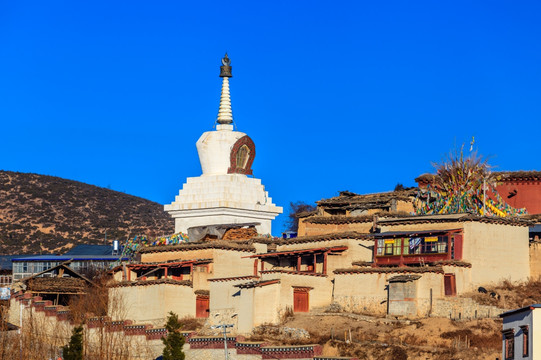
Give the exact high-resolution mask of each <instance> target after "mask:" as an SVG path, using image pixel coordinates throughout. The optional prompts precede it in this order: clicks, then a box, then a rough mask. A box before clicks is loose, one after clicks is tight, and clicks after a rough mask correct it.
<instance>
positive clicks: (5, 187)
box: [0, 171, 174, 254]
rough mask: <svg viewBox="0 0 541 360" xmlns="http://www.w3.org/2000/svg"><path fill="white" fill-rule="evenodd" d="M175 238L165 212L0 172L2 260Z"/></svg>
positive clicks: (109, 194) (117, 196)
mask: <svg viewBox="0 0 541 360" xmlns="http://www.w3.org/2000/svg"><path fill="white" fill-rule="evenodd" d="M106 231H107V239H109V240H112V239H119V240H125V239H126V238H127V237H128V236H134V235H135V234H148V235H150V236H154V235H162V234H170V233H172V232H173V231H174V225H173V219H172V218H171V217H170V216H169V215H168V214H167V213H166V212H164V211H163V206H162V205H160V204H158V203H155V202H152V201H149V200H145V199H142V198H138V197H136V196H131V195H127V194H124V193H121V192H118V191H113V190H108V189H104V188H100V187H97V186H93V185H88V184H84V183H81V182H78V181H73V180H66V179H62V178H59V177H54V176H47V175H37V174H27V173H18V172H11V171H0V254H26V253H34V254H35V253H40V251H41V252H44V253H47V252H53V253H61V252H63V251H65V250H67V249H68V248H70V247H71V246H73V245H76V244H83V243H86V244H98V243H103V241H104V238H105V232H106Z"/></svg>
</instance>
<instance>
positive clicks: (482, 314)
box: [431, 298, 507, 320]
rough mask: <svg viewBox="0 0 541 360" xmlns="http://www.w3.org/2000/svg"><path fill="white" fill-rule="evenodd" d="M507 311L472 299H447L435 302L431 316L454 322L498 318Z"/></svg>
mask: <svg viewBox="0 0 541 360" xmlns="http://www.w3.org/2000/svg"><path fill="white" fill-rule="evenodd" d="M506 311H507V310H506V309H500V308H497V307H495V306H490V305H481V304H478V303H476V302H475V301H473V299H470V298H446V299H435V300H434V306H433V307H432V314H431V316H433V317H446V318H449V319H453V320H462V319H480V318H497V317H498V316H499V315H500V314H501V313H504V312H506Z"/></svg>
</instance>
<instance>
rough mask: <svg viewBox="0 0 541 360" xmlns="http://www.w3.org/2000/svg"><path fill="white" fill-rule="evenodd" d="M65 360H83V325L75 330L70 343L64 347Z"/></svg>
mask: <svg viewBox="0 0 541 360" xmlns="http://www.w3.org/2000/svg"><path fill="white" fill-rule="evenodd" d="M62 352H63V354H64V360H83V327H82V326H81V325H79V326H77V327H76V328H74V329H73V334H72V335H71V339H70V342H69V344H68V345H67V346H64V347H62Z"/></svg>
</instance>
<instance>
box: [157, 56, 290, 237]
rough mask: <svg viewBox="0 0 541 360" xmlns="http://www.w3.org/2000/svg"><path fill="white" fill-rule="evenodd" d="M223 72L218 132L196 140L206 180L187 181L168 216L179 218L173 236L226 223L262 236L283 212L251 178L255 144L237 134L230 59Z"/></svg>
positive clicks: (225, 61)
mask: <svg viewBox="0 0 541 360" xmlns="http://www.w3.org/2000/svg"><path fill="white" fill-rule="evenodd" d="M222 64H223V65H222V66H221V67H220V70H221V73H220V77H222V79H223V80H222V81H223V82H222V95H221V98H220V109H219V112H218V118H217V126H216V130H213V131H207V132H205V133H203V135H201V137H200V138H199V140H198V141H197V144H196V146H197V152H198V154H199V160H200V162H201V169H202V175H201V176H199V177H190V178H188V179H187V181H186V183H185V184H184V186H183V188H182V189H181V190H180V192H179V194H178V195H177V196H176V198H175V201H173V202H172V203H171V204H169V205H165V211H167V212H168V213H170V214H171V216H172V217H173V218H174V219H175V232H177V233H178V232H184V233H187V232H188V229H190V228H198V227H206V226H212V225H224V224H243V223H249V224H255V226H256V229H257V231H258V233H259V234H270V233H271V221H272V220H273V219H274V218H275V217H276V216H277V215H278V214H280V213H282V208H281V207H278V206H276V205H275V204H273V203H272V199H271V198H270V197H269V196H268V193H267V192H266V191H265V187H264V186H263V185H262V184H261V180H260V179H256V178H253V177H249V176H251V175H252V168H251V167H252V163H253V161H254V158H255V145H254V142H253V141H252V139H250V137H249V136H248V135H246V134H245V133H242V132H239V131H233V113H232V110H231V99H230V95H229V78H230V77H232V75H231V66H230V60H229V58H228V57H227V54H226V55H225V57H224V58H223V59H222Z"/></svg>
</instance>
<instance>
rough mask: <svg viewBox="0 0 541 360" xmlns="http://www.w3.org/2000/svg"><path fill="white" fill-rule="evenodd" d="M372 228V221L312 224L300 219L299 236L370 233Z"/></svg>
mask: <svg viewBox="0 0 541 360" xmlns="http://www.w3.org/2000/svg"><path fill="white" fill-rule="evenodd" d="M371 228H372V221H368V222H358V223H350V224H312V223H308V222H305V219H300V221H299V230H298V231H297V233H298V236H306V235H323V234H333V233H339V232H345V231H357V232H360V233H368V232H369V230H370V229H371Z"/></svg>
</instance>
